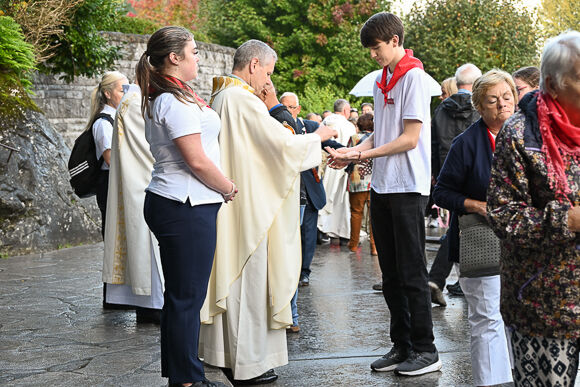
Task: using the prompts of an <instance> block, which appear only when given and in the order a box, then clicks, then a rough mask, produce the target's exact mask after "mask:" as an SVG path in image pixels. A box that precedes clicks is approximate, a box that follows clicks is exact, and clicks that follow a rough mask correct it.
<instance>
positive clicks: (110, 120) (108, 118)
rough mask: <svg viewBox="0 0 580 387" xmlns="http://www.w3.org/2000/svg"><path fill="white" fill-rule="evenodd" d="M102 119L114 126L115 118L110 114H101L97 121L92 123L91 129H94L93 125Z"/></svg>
mask: <svg viewBox="0 0 580 387" xmlns="http://www.w3.org/2000/svg"><path fill="white" fill-rule="evenodd" d="M101 118H104V119H105V120H107V121H109V123H110V124H111V125H113V124H114V122H115V120H113V117H111V115H110V114H107V113H99V114H97V115H96V117H95V119H94V120H93V122H92V123H91V128H92V127H93V125H94V124H95V122H97V121H98V120H100V119H101Z"/></svg>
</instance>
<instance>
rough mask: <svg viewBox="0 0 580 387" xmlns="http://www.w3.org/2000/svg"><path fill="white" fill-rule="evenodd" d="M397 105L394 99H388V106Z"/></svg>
mask: <svg viewBox="0 0 580 387" xmlns="http://www.w3.org/2000/svg"><path fill="white" fill-rule="evenodd" d="M394 104H395V100H394V99H392V98H387V105H394Z"/></svg>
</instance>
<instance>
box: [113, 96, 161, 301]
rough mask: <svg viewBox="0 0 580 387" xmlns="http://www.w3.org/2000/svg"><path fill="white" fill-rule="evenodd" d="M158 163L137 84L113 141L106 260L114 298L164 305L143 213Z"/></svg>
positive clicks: (155, 253) (155, 256)
mask: <svg viewBox="0 0 580 387" xmlns="http://www.w3.org/2000/svg"><path fill="white" fill-rule="evenodd" d="M153 162H154V160H153V156H152V155H151V152H150V150H149V144H148V143H147V140H146V139H145V123H144V121H143V117H142V115H141V93H140V90H139V87H137V85H131V86H130V88H129V90H128V91H127V92H126V93H125V95H124V96H123V98H122V99H121V102H120V104H119V108H118V109H117V114H116V117H115V125H114V127H113V140H112V146H111V165H110V172H109V194H108V197H107V220H106V224H105V257H104V264H103V282H105V283H106V286H107V300H106V301H107V302H109V303H113V304H125V305H135V306H141V307H145V308H155V309H161V308H162V307H163V274H162V270H161V262H160V259H159V257H160V256H159V246H158V243H157V240H156V239H155V236H154V235H153V233H151V231H150V230H149V227H148V226H147V223H146V222H145V218H144V216H143V203H144V200H145V188H146V187H147V186H148V185H149V181H150V180H151V171H152V170H153Z"/></svg>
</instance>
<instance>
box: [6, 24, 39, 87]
mask: <svg viewBox="0 0 580 387" xmlns="http://www.w3.org/2000/svg"><path fill="white" fill-rule="evenodd" d="M34 65H35V60H34V48H33V47H32V45H30V44H28V43H26V42H25V41H24V36H23V35H22V30H21V29H20V25H18V23H16V22H15V21H14V19H12V18H11V17H9V16H0V69H1V70H2V72H3V73H8V74H10V73H11V74H14V76H15V77H16V78H17V79H19V80H20V82H21V83H22V85H23V86H25V87H26V88H27V89H28V88H30V86H32V83H31V81H30V77H31V75H32V71H33V70H34V69H35V67H34Z"/></svg>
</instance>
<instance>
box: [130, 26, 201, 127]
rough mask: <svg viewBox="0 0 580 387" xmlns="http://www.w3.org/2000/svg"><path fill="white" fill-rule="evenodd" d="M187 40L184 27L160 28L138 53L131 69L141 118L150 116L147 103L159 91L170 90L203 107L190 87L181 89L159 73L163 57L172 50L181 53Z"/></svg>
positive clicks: (178, 98) (188, 37) (180, 97)
mask: <svg viewBox="0 0 580 387" xmlns="http://www.w3.org/2000/svg"><path fill="white" fill-rule="evenodd" d="M191 40H193V34H192V33H191V32H190V31H189V30H188V29H186V28H184V27H176V26H168V27H163V28H160V29H158V30H157V31H155V32H154V33H153V35H151V37H150V38H149V41H148V42H147V50H146V51H145V52H144V53H143V55H141V58H140V59H139V63H138V64H137V68H136V70H135V73H136V77H137V84H138V85H139V87H140V88H141V114H142V115H143V117H144V118H145V116H147V117H148V118H151V108H150V106H149V104H150V102H153V101H154V100H155V98H156V97H157V96H158V95H159V94H161V93H171V94H173V95H174V96H175V98H177V100H178V101H181V102H183V103H186V102H190V103H194V104H196V105H197V106H199V108H200V109H201V108H203V106H204V104H202V102H200V101H198V99H197V98H195V96H194V92H193V89H191V88H188V89H184V88H181V87H179V86H178V85H176V84H175V83H173V82H172V81H170V80H169V79H167V78H166V77H165V76H164V75H163V69H164V66H165V57H167V55H169V54H170V53H172V52H174V53H176V54H178V55H183V54H184V48H185V44H186V43H187V42H188V41H191ZM153 90H154V91H155V92H154V93H152V91H153Z"/></svg>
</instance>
